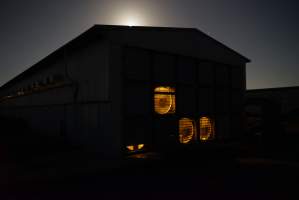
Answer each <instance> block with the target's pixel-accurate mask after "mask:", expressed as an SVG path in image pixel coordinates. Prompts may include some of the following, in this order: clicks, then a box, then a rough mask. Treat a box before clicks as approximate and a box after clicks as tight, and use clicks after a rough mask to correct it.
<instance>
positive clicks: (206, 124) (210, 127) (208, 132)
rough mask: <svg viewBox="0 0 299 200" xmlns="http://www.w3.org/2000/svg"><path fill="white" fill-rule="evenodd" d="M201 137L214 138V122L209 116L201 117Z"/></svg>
mask: <svg viewBox="0 0 299 200" xmlns="http://www.w3.org/2000/svg"><path fill="white" fill-rule="evenodd" d="M199 138H200V140H202V141H206V140H211V139H214V123H213V122H212V120H211V119H210V118H208V117H201V118H200V119H199Z"/></svg>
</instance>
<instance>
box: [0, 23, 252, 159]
mask: <svg viewBox="0 0 299 200" xmlns="http://www.w3.org/2000/svg"><path fill="white" fill-rule="evenodd" d="M248 62H249V60H248V59H247V58H245V57H244V56H242V55H240V54H239V53H237V52H235V51H233V50H232V49H230V48H228V47H227V46H225V45H223V44H222V43H220V42H218V41H216V40H215V39H213V38H211V37H210V36H208V35H206V34H204V33H202V32H201V31H199V30H197V29H193V28H166V27H128V26H109V25H95V26H93V27H92V28H90V29H89V30H88V31H86V32H85V33H83V34H82V35H80V36H79V37H77V38H75V39H74V40H72V41H71V42H69V43H68V44H66V45H64V46H63V47H61V48H60V49H58V50H56V51H55V52H53V53H52V54H50V55H49V56H47V57H46V58H44V59H43V60H41V61H40V62H38V63H37V64H35V65H33V66H32V67H31V68H29V69H27V70H26V71H24V72H23V73H21V74H20V75H18V76H17V77H15V78H14V79H12V80H11V81H9V82H8V83H6V84H5V85H3V86H2V87H1V88H0V98H1V102H0V108H1V113H0V114H1V115H2V116H5V117H11V118H16V119H22V120H23V121H24V122H26V123H27V124H28V127H30V128H31V130H32V131H34V132H37V133H40V134H44V135H47V136H52V137H63V138H65V139H66V140H68V141H70V142H72V143H74V144H77V145H83V146H86V147H88V148H91V149H94V150H96V151H97V152H101V153H103V154H105V155H107V156H109V157H115V156H116V157H118V156H122V155H126V154H127V153H130V152H139V151H147V150H148V151H150V150H159V149H163V148H167V147H168V146H169V145H168V144H169V143H178V144H181V145H188V144H200V143H202V142H209V141H224V140H225V141H227V140H232V139H235V138H238V137H240V136H241V135H242V134H243V120H244V119H243V118H244V117H243V115H244V113H243V99H244V94H245V90H246V81H245V78H246V71H245V68H246V63H248Z"/></svg>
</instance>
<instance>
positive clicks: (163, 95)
mask: <svg viewBox="0 0 299 200" xmlns="http://www.w3.org/2000/svg"><path fill="white" fill-rule="evenodd" d="M154 101H155V112H156V113H158V114H161V115H165V114H173V113H175V89H174V88H172V87H157V88H155V97H154Z"/></svg>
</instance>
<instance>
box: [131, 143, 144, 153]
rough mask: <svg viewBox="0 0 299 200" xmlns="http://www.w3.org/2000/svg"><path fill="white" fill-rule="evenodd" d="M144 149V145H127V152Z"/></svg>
mask: <svg viewBox="0 0 299 200" xmlns="http://www.w3.org/2000/svg"><path fill="white" fill-rule="evenodd" d="M143 148H144V144H135V145H128V146H127V150H129V151H130V152H133V151H138V150H142V149H143Z"/></svg>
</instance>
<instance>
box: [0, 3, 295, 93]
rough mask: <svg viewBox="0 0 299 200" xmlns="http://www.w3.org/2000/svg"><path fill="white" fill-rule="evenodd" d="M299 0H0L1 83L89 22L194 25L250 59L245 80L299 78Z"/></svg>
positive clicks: (271, 83)
mask: <svg viewBox="0 0 299 200" xmlns="http://www.w3.org/2000/svg"><path fill="white" fill-rule="evenodd" d="M298 10H299V1H296V0H281V1H263V0H242V1H240V0H226V1H224V0H222V1H221V0H206V1H204V0H120V1H118V0H84V1H83V0H48V1H47V0H26V1H20V0H1V4H0V24H1V31H0V36H1V37H0V85H2V84H4V83H5V82H7V81H8V80H10V79H12V78H13V77H14V76H16V75H17V74H19V73H21V72H22V71H24V70H26V69H27V68H28V67H30V66H32V65H33V64H35V63H36V62H38V61H39V60H41V59H42V58H44V57H45V56H47V55H48V54H50V53H51V52H53V51H54V50H56V49H57V48H59V47H61V46H62V45H63V44H65V43H67V42H68V41H70V40H71V39H73V38H75V37H76V36H78V35H79V34H81V33H82V32H84V31H85V30H87V29H88V28H90V27H91V26H92V25H94V24H121V25H128V24H132V25H142V26H174V27H195V28H198V29H200V30H202V31H203V32H205V33H207V34H209V35H210V36H212V37H214V38H215V39H217V40H219V41H220V42H222V43H224V44H225V45H227V46H229V47H231V48H232V49H234V50H236V51H238V52H239V53H241V54H242V55H244V56H246V57H247V58H249V59H251V60H252V62H251V63H250V64H248V67H247V88H249V89H252V88H268V87H284V86H299V78H297V77H299V66H298V63H299V56H298V55H299V26H298V19H299V11H298Z"/></svg>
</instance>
